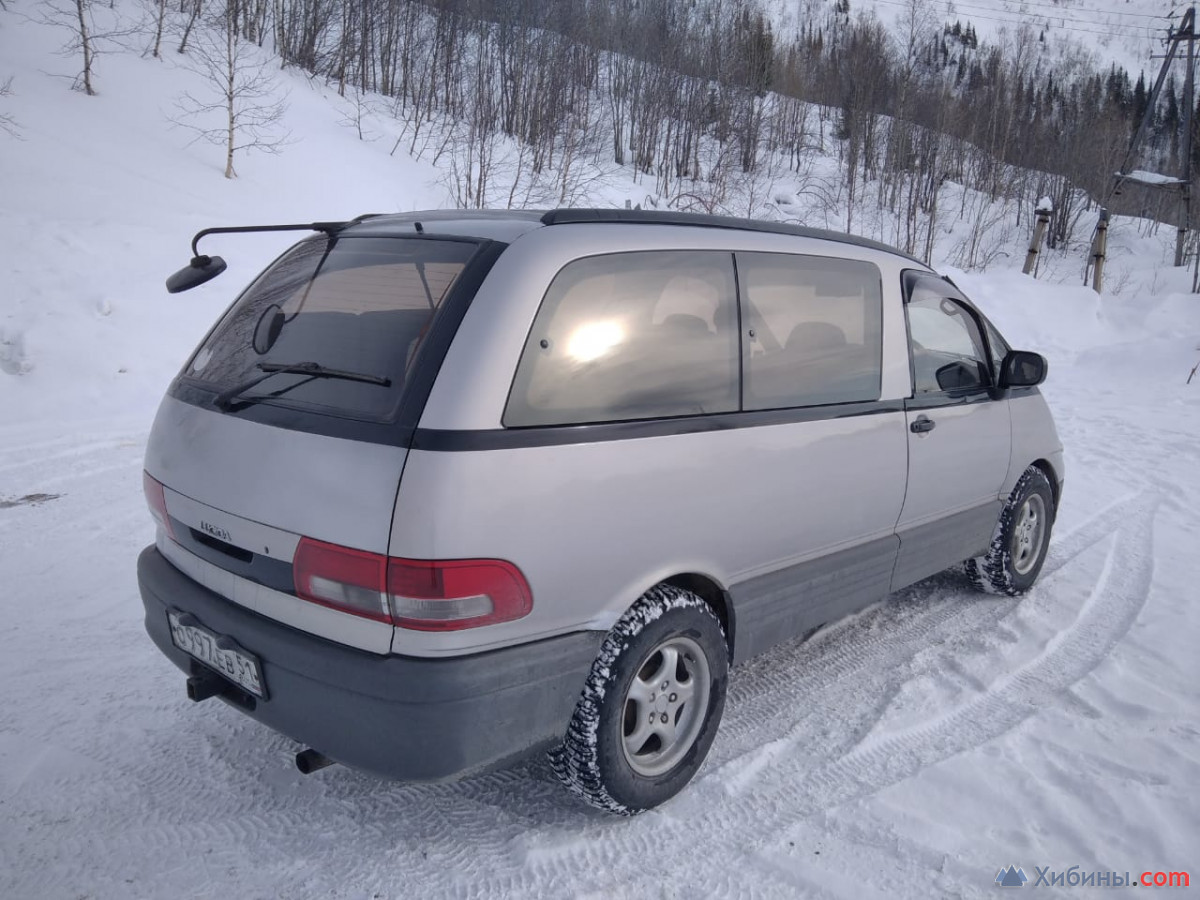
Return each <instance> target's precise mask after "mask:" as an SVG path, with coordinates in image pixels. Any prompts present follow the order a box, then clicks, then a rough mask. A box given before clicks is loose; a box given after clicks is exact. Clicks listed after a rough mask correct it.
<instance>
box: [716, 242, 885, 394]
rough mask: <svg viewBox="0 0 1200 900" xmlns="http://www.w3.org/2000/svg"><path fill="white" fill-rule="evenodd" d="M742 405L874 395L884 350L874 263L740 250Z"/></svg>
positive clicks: (879, 281) (880, 303)
mask: <svg viewBox="0 0 1200 900" xmlns="http://www.w3.org/2000/svg"><path fill="white" fill-rule="evenodd" d="M737 265H738V278H739V280H740V282H741V288H742V302H743V310H742V312H743V326H744V327H745V329H746V334H747V340H746V343H745V353H746V360H745V363H746V366H745V377H746V383H745V396H744V408H745V409H778V408H780V407H788V406H814V405H819V404H825V403H853V402H857V401H866V400H878V399H879V389H880V376H881V368H882V353H883V295H882V288H881V276H880V273H879V269H878V268H876V267H875V266H874V265H872V264H871V263H868V262H861V261H859V260H851V259H835V258H826V257H820V256H793V255H789V254H780V253H739V254H737Z"/></svg>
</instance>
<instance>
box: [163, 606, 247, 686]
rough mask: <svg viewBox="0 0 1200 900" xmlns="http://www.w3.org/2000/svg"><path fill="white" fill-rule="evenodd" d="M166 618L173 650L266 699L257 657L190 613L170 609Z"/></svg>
mask: <svg viewBox="0 0 1200 900" xmlns="http://www.w3.org/2000/svg"><path fill="white" fill-rule="evenodd" d="M167 619H168V620H169V621H170V623H171V642H172V643H173V644H175V646H176V647H178V648H179V649H180V650H182V651H183V652H184V653H187V654H188V655H190V656H193V657H195V658H196V659H198V660H200V662H202V663H204V664H205V665H206V666H208V667H209V668H210V669H215V670H216V671H217V672H218V673H220V674H221V675H222V676H223V677H225V678H227V679H229V680H230V681H232V682H233V683H234V684H236V685H237V686H238V687H241V688H245V689H246V690H247V691H249V692H250V693H251V694H253V695H254V696H256V697H261V698H262V699H264V700H265V699H266V698H267V688H266V683H265V682H264V681H263V677H262V665H261V664H260V663H259V661H258V657H257V656H255V655H254V654H253V653H251V652H249V651H248V650H243V649H242V648H241V647H239V646H238V645H237V643H236V642H235V641H234V640H233V638H231V637H228V636H226V635H223V634H215V633H213V632H211V631H209V630H208V629H207V628H205V627H204V626H203V625H201V624H200V623H199V622H197V621H196V617H195V616H193V615H192V614H191V613H184V612H179V611H178V610H174V609H172V610H169V611H168V612H167Z"/></svg>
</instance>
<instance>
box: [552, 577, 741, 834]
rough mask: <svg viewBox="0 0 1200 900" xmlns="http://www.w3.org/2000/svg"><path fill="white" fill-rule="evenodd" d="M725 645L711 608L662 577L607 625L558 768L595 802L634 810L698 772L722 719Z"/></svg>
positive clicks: (557, 756) (556, 760)
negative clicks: (616, 619) (606, 630)
mask: <svg viewBox="0 0 1200 900" xmlns="http://www.w3.org/2000/svg"><path fill="white" fill-rule="evenodd" d="M728 671H729V661H728V648H727V645H726V642H725V634H724V632H723V631H722V629H721V623H720V621H719V620H718V619H717V617H716V615H715V614H714V613H713V611H712V609H711V608H709V606H708V605H707V604H706V603H705V602H704V601H703V600H701V599H700V598H699V597H697V596H696V595H695V594H692V593H691V592H689V591H685V590H683V589H681V588H677V587H673V586H671V585H659V586H658V587H655V588H653V589H652V590H650V591H648V592H647V593H646V594H645V595H644V596H643V597H642V598H641V599H640V600H638V602H637V603H635V604H634V605H633V606H632V607H631V608H630V609H629V611H628V612H626V613H625V615H624V616H622V617H621V619H620V620H619V621H618V622H617V624H616V625H615V626H614V627H613V630H612V631H611V632H609V634H608V636H607V637H606V638H605V640H604V643H603V645H602V646H601V648H600V654H599V656H598V657H597V658H596V661H595V663H594V664H593V665H592V670H591V673H590V674H589V676H588V680H587V684H586V685H585V686H584V690H583V695H582V697H581V698H580V700H579V703H578V705H577V706H576V708H575V714H574V716H573V717H572V719H571V723H570V726H569V727H568V729H567V735H566V738H565V740H564V741H563V745H562V746H561V747H560V748H558V749H557V750H556V751H554V753H552V754H551V762H552V764H553V766H554V769H555V772H556V773H557V774H558V776H559V777H560V778H561V779H562V780H563V782H564V783H565V784H566V785H567V787H568V788H569V789H570V790H571V791H572V792H573V793H575V794H577V795H578V796H580V797H582V798H583V799H584V800H586V801H587V802H588V803H590V804H591V805H592V806H596V807H599V808H600V809H605V810H608V811H609V812H614V813H618V814H620V815H635V814H636V813H639V812H642V811H643V810H647V809H650V808H651V807H654V806H657V805H659V804H660V803H662V802H663V801H665V800H668V799H670V798H671V797H673V796H674V795H675V794H677V793H678V792H679V791H680V790H682V789H683V787H684V785H686V784H687V783H688V782H689V781H690V780H691V779H692V776H693V775H695V774H696V771H697V770H698V769H699V768H700V765H701V763H703V762H704V758H705V756H707V755H708V750H709V747H711V746H712V742H713V738H714V737H715V736H716V733H717V726H718V725H719V724H720V721H721V713H722V712H723V711H724V708H725V686H726V681H727V678H728Z"/></svg>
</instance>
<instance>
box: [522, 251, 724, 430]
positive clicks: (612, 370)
mask: <svg viewBox="0 0 1200 900" xmlns="http://www.w3.org/2000/svg"><path fill="white" fill-rule="evenodd" d="M736 296H737V295H736V291H735V287H734V277H733V257H732V256H731V255H730V254H728V253H716V252H709V251H672V252H658V251H654V252H644V253H617V254H609V255H605V256H594V257H589V258H587V259H581V260H577V261H575V262H573V263H570V264H569V265H567V266H565V267H564V268H563V269H562V271H560V272H559V273H558V275H557V276H555V278H554V281H553V282H552V283H551V285H550V288H549V290H548V291H547V292H546V296H545V298H544V299H543V300H542V306H541V309H540V310H539V311H538V314H537V318H536V319H535V320H534V323H533V329H532V330H531V331H530V334H529V338H528V340H527V342H526V345H525V350H524V352H523V353H522V354H521V362H520V364H519V365H518V366H517V373H516V377H515V378H514V380H513V387H512V392H511V394H510V396H509V401H508V408H507V409H506V410H505V413H504V424H505V425H507V426H522V425H562V424H568V423H581V422H611V421H618V420H622V419H647V418H656V417H663V416H685V415H695V414H700V413H716V412H730V411H733V410H736V409H737V408H738V332H737V300H736Z"/></svg>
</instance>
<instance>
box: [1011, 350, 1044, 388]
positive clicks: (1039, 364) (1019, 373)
mask: <svg viewBox="0 0 1200 900" xmlns="http://www.w3.org/2000/svg"><path fill="white" fill-rule="evenodd" d="M1047 368H1048V366H1047V363H1046V357H1044V356H1042V354H1040V353H1030V352H1029V351H1028V350H1010V351H1009V353H1008V356H1006V357H1004V362H1003V363H1002V364H1001V366H1000V387H1002V388H1010V387H1033V386H1034V385H1038V384H1041V383H1042V382H1043V381H1045V380H1046V370H1047Z"/></svg>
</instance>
